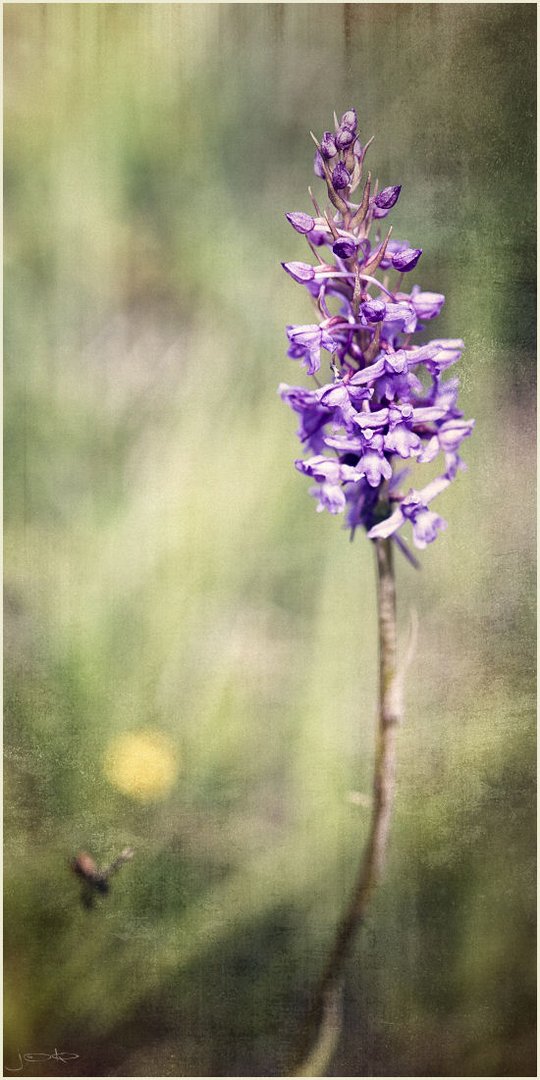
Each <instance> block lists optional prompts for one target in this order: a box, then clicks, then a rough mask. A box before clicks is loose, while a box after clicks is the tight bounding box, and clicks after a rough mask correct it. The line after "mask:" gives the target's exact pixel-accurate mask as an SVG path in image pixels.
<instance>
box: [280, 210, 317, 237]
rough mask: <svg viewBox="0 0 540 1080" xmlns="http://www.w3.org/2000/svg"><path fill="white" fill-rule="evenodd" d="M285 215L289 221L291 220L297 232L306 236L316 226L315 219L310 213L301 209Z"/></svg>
mask: <svg viewBox="0 0 540 1080" xmlns="http://www.w3.org/2000/svg"><path fill="white" fill-rule="evenodd" d="M285 217H286V218H287V221H290V223H291V225H292V227H293V229H296V231H297V232H299V233H302V234H303V235H304V236H305V234H306V233H309V232H311V231H312V229H314V228H315V219H314V218H312V217H311V216H310V215H309V214H303V213H302V211H301V210H299V211H298V212H297V213H296V212H295V213H292V214H285Z"/></svg>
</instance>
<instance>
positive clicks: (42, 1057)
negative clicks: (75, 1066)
mask: <svg viewBox="0 0 540 1080" xmlns="http://www.w3.org/2000/svg"><path fill="white" fill-rule="evenodd" d="M18 1054H19V1064H18V1065H17V1067H16V1068H14V1069H11V1068H10V1067H9V1065H4V1068H5V1070H6V1072H10V1073H15V1072H21V1069H23V1068H24V1065H25V1062H38V1061H39V1062H44V1061H61V1062H62V1064H63V1065H66V1064H67V1063H68V1061H75V1058H78V1057H79V1055H78V1054H69V1053H68V1052H67V1050H61V1051H60V1053H58V1050H57V1049H56V1046H55V1048H54V1054H41V1053H35V1054H21V1051H20V1050H19V1051H18Z"/></svg>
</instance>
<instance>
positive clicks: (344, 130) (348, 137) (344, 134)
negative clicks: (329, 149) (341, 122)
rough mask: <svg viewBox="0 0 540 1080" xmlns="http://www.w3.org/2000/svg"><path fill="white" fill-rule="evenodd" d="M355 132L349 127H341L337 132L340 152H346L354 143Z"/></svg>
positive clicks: (337, 143) (337, 144)
mask: <svg viewBox="0 0 540 1080" xmlns="http://www.w3.org/2000/svg"><path fill="white" fill-rule="evenodd" d="M354 139H355V135H354V131H351V129H350V128H348V127H339V128H338V129H337V131H336V146H337V148H338V150H346V148H347V147H348V146H350V145H351V143H353V142H354Z"/></svg>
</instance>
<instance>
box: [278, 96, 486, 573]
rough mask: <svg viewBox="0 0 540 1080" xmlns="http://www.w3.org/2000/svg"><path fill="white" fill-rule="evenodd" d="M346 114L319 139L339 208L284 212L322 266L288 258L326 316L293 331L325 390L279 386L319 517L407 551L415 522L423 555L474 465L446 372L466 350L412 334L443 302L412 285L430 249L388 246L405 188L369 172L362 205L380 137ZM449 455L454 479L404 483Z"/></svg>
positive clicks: (293, 345)
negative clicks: (369, 160) (369, 157)
mask: <svg viewBox="0 0 540 1080" xmlns="http://www.w3.org/2000/svg"><path fill="white" fill-rule="evenodd" d="M334 119H335V126H334V131H325V132H324V134H323V135H322V138H321V139H320V140H318V139H316V138H315V136H312V137H313V139H314V141H315V143H316V147H317V149H316V152H315V160H314V171H315V174H316V176H318V177H320V178H321V179H324V181H325V183H326V188H327V193H328V198H329V200H330V203H331V206H329V207H327V208H326V209H324V210H321V208H320V206H319V204H318V202H317V200H316V199H315V198H314V196H313V195H312V193H311V190H310V196H311V201H312V204H313V214H309V213H304V212H302V211H295V212H294V213H289V214H287V215H286V216H287V220H288V221H289V223H290V224H291V225H292V227H293V229H295V231H296V232H298V233H300V234H301V235H302V236H304V237H305V239H306V240H307V242H308V244H309V248H310V253H311V255H312V256H313V257H314V259H315V262H313V261H311V262H309V263H307V262H288V263H283V264H282V265H283V267H284V269H285V270H286V271H287V273H288V274H289V275H290V276H291V277H292V278H293V280H294V281H296V282H298V284H300V285H303V286H304V287H305V288H306V289H307V291H308V293H309V294H310V297H311V299H312V301H313V303H314V305H315V308H316V311H317V321H316V322H313V323H311V324H309V325H305V326H288V327H287V337H288V339H289V350H288V355H289V356H290V357H291V358H292V359H293V360H300V362H301V363H302V364H303V365H304V367H305V368H306V371H307V373H308V375H310V376H312V377H313V380H314V386H313V388H311V389H307V388H305V387H300V386H288V385H286V384H284V383H282V384H281V385H280V388H279V390H280V393H281V396H282V398H283V400H284V401H286V402H287V403H288V404H289V406H290V407H291V408H292V409H293V410H294V412H295V413H297V415H298V417H299V419H300V426H299V429H298V437H299V439H300V441H301V443H302V446H303V448H304V450H305V451H306V453H307V454H308V456H307V457H306V458H304V459H302V460H298V461H297V462H296V467H297V469H298V470H299V471H300V472H301V473H304V474H305V475H307V476H309V477H310V478H311V479H312V480H313V481H314V486H313V487H312V488H311V494H313V495H314V496H315V497H316V499H317V509H318V510H328V511H329V512H330V513H331V514H338V513H341V512H343V511H344V512H345V514H346V520H347V524H348V526H349V527H350V528H351V530H352V533H353V534H354V531H355V529H356V528H357V527H358V526H363V527H364V528H365V529H366V530H367V534H368V536H369V537H370V538H371V539H375V538H377V537H389V536H393V537H394V539H395V540H396V541H397V542H398V544H399V546H400V547H401V548H402V549H403V550H404V551H405V553H407V552H408V549H407V547H406V545H405V544H404V541H403V538H402V537H401V535H398V533H399V530H400V529H401V528H402V526H404V525H405V524H406V523H407V522H410V523H411V525H412V535H413V541H414V544H415V545H416V547H418V548H424V547H426V545H427V544H429V543H431V542H432V541H433V540H435V538H436V536H437V533H438V531H439V530H440V529H444V528H445V527H446V522H445V521H444V520H443V519H442V518H441V517H439V516H438V514H436V513H434V512H433V511H432V510H431V509H430V506H429V504H430V503H431V501H432V499H433V498H435V496H436V495H438V494H440V492H441V491H443V490H444V489H445V488H446V487H447V486H448V485H449V484H450V483H451V481H452V480H453V479H454V478H455V476H456V474H457V472H458V470H459V469H462V468H465V466H464V464H463V463H462V461H461V459H460V457H459V452H458V451H459V448H460V444H461V442H462V441H463V439H465V438H466V437H467V436H468V435H470V434H471V431H472V429H473V426H474V421H473V420H464V419H463V414H462V413H461V412H460V410H459V409H458V407H457V395H458V380H457V379H456V378H448V379H447V378H445V372H446V369H447V368H449V367H451V366H452V365H453V364H455V363H456V361H457V360H459V358H460V356H461V353H462V350H463V348H464V344H463V341H461V340H460V339H456V340H454V339H442V338H437V339H434V340H432V341H430V342H429V343H428V344H421V345H420V344H415V343H414V341H413V340H412V339H413V336H414V335H415V334H418V333H420V332H421V331H423V330H424V329H425V325H426V323H427V322H429V321H430V320H431V319H434V318H436V317H437V315H438V314H439V312H440V311H441V308H442V306H443V304H444V299H445V298H444V296H443V295H442V294H441V293H433V292H424V291H423V290H422V289H421V288H420V286H419V285H417V284H416V285H413V287H412V288H411V289H410V291H409V292H406V291H404V289H403V281H404V278H405V275H406V274H408V273H410V272H411V271H412V270H414V269H415V267H416V266H417V264H418V262H419V260H420V257H421V255H422V249H421V248H415V247H411V246H410V244H408V243H407V242H405V241H399V240H396V239H393V238H392V229H391V228H390V229H389V230H388V232H387V233H386V235H385V236H384V238H383V236H382V235H381V234H380V233H379V231H378V230H379V224H378V222H379V221H380V219H381V218H384V217H386V216H387V214H388V213H389V212H390V211H391V210H392V208H393V207H394V206H395V205H396V203H397V201H398V199H399V195H400V191H401V185H399V184H395V185H391V186H388V187H384V188H382V189H381V190H379V186H378V182H375V184H374V185H373V186H372V181H371V174H370V173H368V174H367V177H366V179H365V180H364V182H363V186H362V195H361V197H360V198H358V196H356V199H353V195H354V192H355V191H356V189H357V188H358V187H359V185H360V184H361V183H362V180H363V167H364V158H365V155H366V151H367V149H368V146H369V142H371V140H369V142H368V143H365V144H364V145H362V143H361V141H360V138H359V134H358V120H357V115H356V112H355V110H354V109H349V110H348V111H347V112H346V113H344V115H343V116H342V117H341V120H340V121H338V119H337V117H336V116H335V117H334ZM325 249H327V250H325ZM377 275H378V276H377ZM322 350H325V351H326V353H327V354H329V361H330V370H331V372H332V374H333V380H332V381H331V382H328V383H327V384H325V385H321V383H320V381H319V379H318V377H317V373H318V372H319V370H320V368H321V364H322V357H321V353H322ZM439 454H441V455H442V456H443V460H444V471H443V472H442V474H441V475H440V476H439V477H437V479H435V480H432V481H430V482H429V483H427V484H425V485H424V487H422V488H421V489H420V490H416V489H414V488H408V489H407V487H403V481H404V479H405V478H406V477H407V476H408V475H410V469H409V468H403V467H402V465H403V462H404V461H407V460H408V461H409V463H411V464H412V463H414V462H419V463H420V464H423V463H428V462H431V461H433V460H434V459H435V458H436V457H437V456H438V455H439Z"/></svg>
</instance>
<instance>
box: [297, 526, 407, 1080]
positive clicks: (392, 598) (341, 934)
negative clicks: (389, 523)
mask: <svg viewBox="0 0 540 1080" xmlns="http://www.w3.org/2000/svg"><path fill="white" fill-rule="evenodd" d="M374 545H375V553H376V562H377V609H378V621H379V707H378V723H377V746H376V753H375V769H374V775H373V803H372V812H371V824H370V830H369V836H368V839H367V843H366V847H365V849H364V852H363V855H362V859H361V862H360V867H359V871H358V875H357V878H356V881H355V883H354V886H353V890H352V893H351V896H350V899H349V903H348V905H347V907H346V909H345V911H344V914H343V916H342V918H341V921H340V923H339V924H338V927H337V930H336V934H335V937H334V943H333V945H332V948H331V951H330V954H329V957H328V960H327V963H326V967H325V968H324V970H323V972H322V975H321V978H320V980H319V984H318V986H317V989H316V991H315V996H314V998H313V1003H312V1006H311V1008H310V1011H309V1013H308V1016H307V1018H306V1022H305V1024H304V1026H303V1028H302V1030H301V1033H300V1038H299V1040H298V1044H297V1046H296V1049H295V1054H294V1058H293V1062H292V1072H291V1075H293V1076H316V1075H319V1076H321V1075H324V1071H326V1068H327V1066H328V1064H329V1060H330V1058H331V1056H332V1053H333V1051H334V1049H335V1046H336V1043H337V1039H338V1036H339V1027H340V1006H339V998H340V993H341V979H342V973H343V967H344V964H345V961H346V959H347V957H348V955H349V952H350V949H351V947H352V945H353V942H354V938H355V935H356V933H357V931H358V930H359V928H360V927H361V925H362V923H363V922H364V919H365V915H366V912H367V910H368V907H369V903H370V900H371V897H372V894H373V891H374V889H375V887H376V886H377V884H378V882H379V881H380V878H381V875H382V871H383V868H384V862H385V857H386V849H387V845H388V834H389V828H390V819H391V815H392V806H393V802H394V787H395V739H396V727H397V725H398V724H399V723H400V720H401V702H400V698H401V694H400V684H401V678H400V676H399V673H398V669H397V630H396V587H395V578H394V567H393V558H392V541H391V540H390V539H387V540H375V541H374ZM312 1044H313V1045H314V1048H313V1050H312V1052H311V1054H309V1049H310V1046H312ZM308 1054H309V1056H308Z"/></svg>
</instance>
